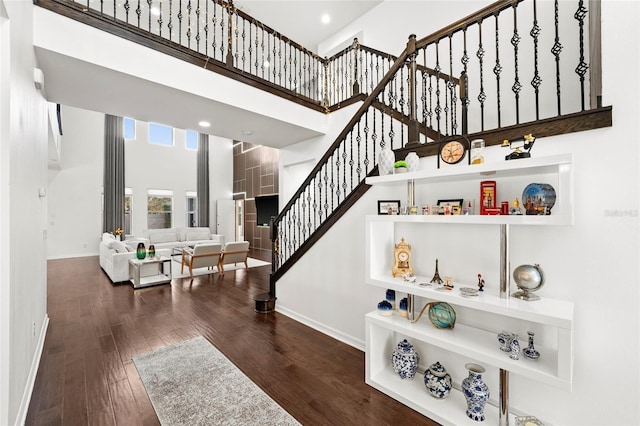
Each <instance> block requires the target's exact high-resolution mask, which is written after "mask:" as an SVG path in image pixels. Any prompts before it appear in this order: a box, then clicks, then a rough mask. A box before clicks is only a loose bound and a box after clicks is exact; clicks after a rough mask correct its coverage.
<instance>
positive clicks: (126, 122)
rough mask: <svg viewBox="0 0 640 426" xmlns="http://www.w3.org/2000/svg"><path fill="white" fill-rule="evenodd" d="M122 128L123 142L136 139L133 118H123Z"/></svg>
mask: <svg viewBox="0 0 640 426" xmlns="http://www.w3.org/2000/svg"><path fill="white" fill-rule="evenodd" d="M122 125H123V126H124V129H123V131H124V140H125V141H130V140H133V139H135V138H136V120H134V119H133V118H126V117H125V118H124V119H123V120H122Z"/></svg>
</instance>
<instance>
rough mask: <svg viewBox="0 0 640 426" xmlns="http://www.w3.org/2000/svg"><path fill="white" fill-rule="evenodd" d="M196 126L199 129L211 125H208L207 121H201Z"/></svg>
mask: <svg viewBox="0 0 640 426" xmlns="http://www.w3.org/2000/svg"><path fill="white" fill-rule="evenodd" d="M198 126H200V127H209V126H211V123H209V122H208V121H204V120H202V121H200V122H199V123H198Z"/></svg>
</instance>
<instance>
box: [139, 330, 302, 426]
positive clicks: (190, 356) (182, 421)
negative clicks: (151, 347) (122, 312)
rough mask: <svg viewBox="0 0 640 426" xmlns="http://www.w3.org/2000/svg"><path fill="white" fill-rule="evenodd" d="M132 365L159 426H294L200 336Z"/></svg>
mask: <svg viewBox="0 0 640 426" xmlns="http://www.w3.org/2000/svg"><path fill="white" fill-rule="evenodd" d="M133 362H134V364H135V366H136V368H137V369H138V373H139V374H140V378H141V379H142V383H144V387H145V389H146V391H147V394H148V395H149V398H150V399H151V403H152V404H153V407H154V408H155V410H156V414H157V415H158V419H159V420H160V423H161V424H162V425H164V426H169V425H299V423H298V422H297V421H296V420H295V419H294V418H293V417H292V416H291V415H290V414H289V413H287V412H286V411H285V410H284V409H283V408H282V407H280V406H279V405H278V404H277V403H276V402H275V401H274V400H273V399H271V398H270V397H269V396H268V395H267V394H266V393H264V392H263V391H262V389H260V388H259V387H258V386H257V385H256V384H255V383H253V382H252V381H251V380H250V379H249V378H248V377H247V376H245V375H244V374H243V373H242V371H240V370H239V369H238V368H237V367H236V366H235V365H233V363H232V362H231V361H229V360H228V359H227V358H226V357H225V356H224V355H223V354H222V353H221V352H220V351H218V350H217V349H216V348H215V347H214V346H213V345H212V344H211V343H209V341H208V340H207V339H205V338H204V337H202V336H199V337H196V338H194V339H191V340H187V341H186V342H182V343H180V344H178V345H175V346H169V347H164V348H161V349H158V350H155V351H153V352H149V353H146V354H143V355H140V356H136V357H134V358H133Z"/></svg>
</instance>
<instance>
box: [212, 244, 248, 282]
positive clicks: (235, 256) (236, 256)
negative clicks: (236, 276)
mask: <svg viewBox="0 0 640 426" xmlns="http://www.w3.org/2000/svg"><path fill="white" fill-rule="evenodd" d="M247 257H249V241H235V242H230V243H227V244H225V245H224V249H223V250H222V256H220V261H219V262H218V271H219V272H220V274H221V275H224V265H229V264H231V263H233V264H234V265H235V264H238V263H240V262H243V263H244V266H245V269H249V265H248V264H247Z"/></svg>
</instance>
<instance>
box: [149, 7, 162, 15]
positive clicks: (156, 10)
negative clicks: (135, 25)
mask: <svg viewBox="0 0 640 426" xmlns="http://www.w3.org/2000/svg"><path fill="white" fill-rule="evenodd" d="M151 14H152V15H153V16H159V15H160V9H158V8H157V7H155V6H154V7H152V8H151Z"/></svg>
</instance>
